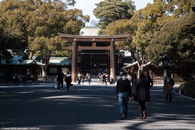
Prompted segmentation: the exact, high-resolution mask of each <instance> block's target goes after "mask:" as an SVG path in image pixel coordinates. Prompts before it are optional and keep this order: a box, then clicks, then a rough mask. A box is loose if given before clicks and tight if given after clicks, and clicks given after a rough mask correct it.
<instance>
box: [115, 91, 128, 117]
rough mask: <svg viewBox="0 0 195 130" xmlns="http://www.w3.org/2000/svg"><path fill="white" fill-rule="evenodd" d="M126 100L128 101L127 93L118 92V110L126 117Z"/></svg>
mask: <svg viewBox="0 0 195 130" xmlns="http://www.w3.org/2000/svg"><path fill="white" fill-rule="evenodd" d="M128 101H129V96H128V93H119V94H118V103H119V110H120V113H121V116H125V117H127V114H128Z"/></svg>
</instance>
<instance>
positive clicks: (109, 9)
mask: <svg viewBox="0 0 195 130" xmlns="http://www.w3.org/2000/svg"><path fill="white" fill-rule="evenodd" d="M96 6H97V7H96V8H95V9H94V10H93V13H94V15H95V16H96V18H98V19H100V20H99V23H98V26H100V28H101V31H100V32H99V35H102V34H105V31H104V30H105V29H106V26H108V24H109V23H112V22H114V21H117V20H121V19H130V18H131V17H132V16H133V14H134V12H135V5H134V2H132V0H125V1H122V0H105V1H101V2H100V3H98V4H96Z"/></svg>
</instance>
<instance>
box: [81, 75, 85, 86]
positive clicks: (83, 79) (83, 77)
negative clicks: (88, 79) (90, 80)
mask: <svg viewBox="0 0 195 130" xmlns="http://www.w3.org/2000/svg"><path fill="white" fill-rule="evenodd" d="M81 78H82V81H81V82H82V84H83V83H84V81H85V74H84V73H83V74H82V77H81Z"/></svg>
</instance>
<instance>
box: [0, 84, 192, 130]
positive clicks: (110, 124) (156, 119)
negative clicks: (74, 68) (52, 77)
mask: <svg viewBox="0 0 195 130" xmlns="http://www.w3.org/2000/svg"><path fill="white" fill-rule="evenodd" d="M98 86H99V87H98ZM177 87H178V85H176V87H174V89H177ZM114 93H115V85H107V86H105V85H98V84H97V83H92V85H88V84H87V83H84V84H83V85H77V84H74V86H73V87H71V88H70V91H66V90H63V91H57V89H55V88H54V84H36V85H33V84H31V85H25V86H24V85H21V86H19V85H18V86H13V85H0V129H2V130H3V129H33V130H35V129H40V130H135V129H140V130H141V129H150V130H160V129H167V130H168V129H177V130H186V129H190V130H194V129H195V100H192V99H189V98H186V97H183V96H181V95H177V94H175V93H174V94H173V102H172V103H169V102H165V98H164V97H165V94H164V92H163V91H162V84H154V86H153V87H152V88H151V91H150V94H151V101H150V102H147V103H146V111H147V116H148V119H146V120H141V119H139V111H138V103H137V102H130V103H129V115H128V118H127V119H125V120H120V119H119V118H120V114H119V109H118V102H117V100H116V99H115V98H114Z"/></svg>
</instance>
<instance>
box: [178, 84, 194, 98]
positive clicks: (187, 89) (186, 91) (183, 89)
mask: <svg viewBox="0 0 195 130" xmlns="http://www.w3.org/2000/svg"><path fill="white" fill-rule="evenodd" d="M179 93H180V94H183V95H186V96H189V97H192V98H195V80H193V81H190V82H186V83H184V84H182V85H180V87H179Z"/></svg>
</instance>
